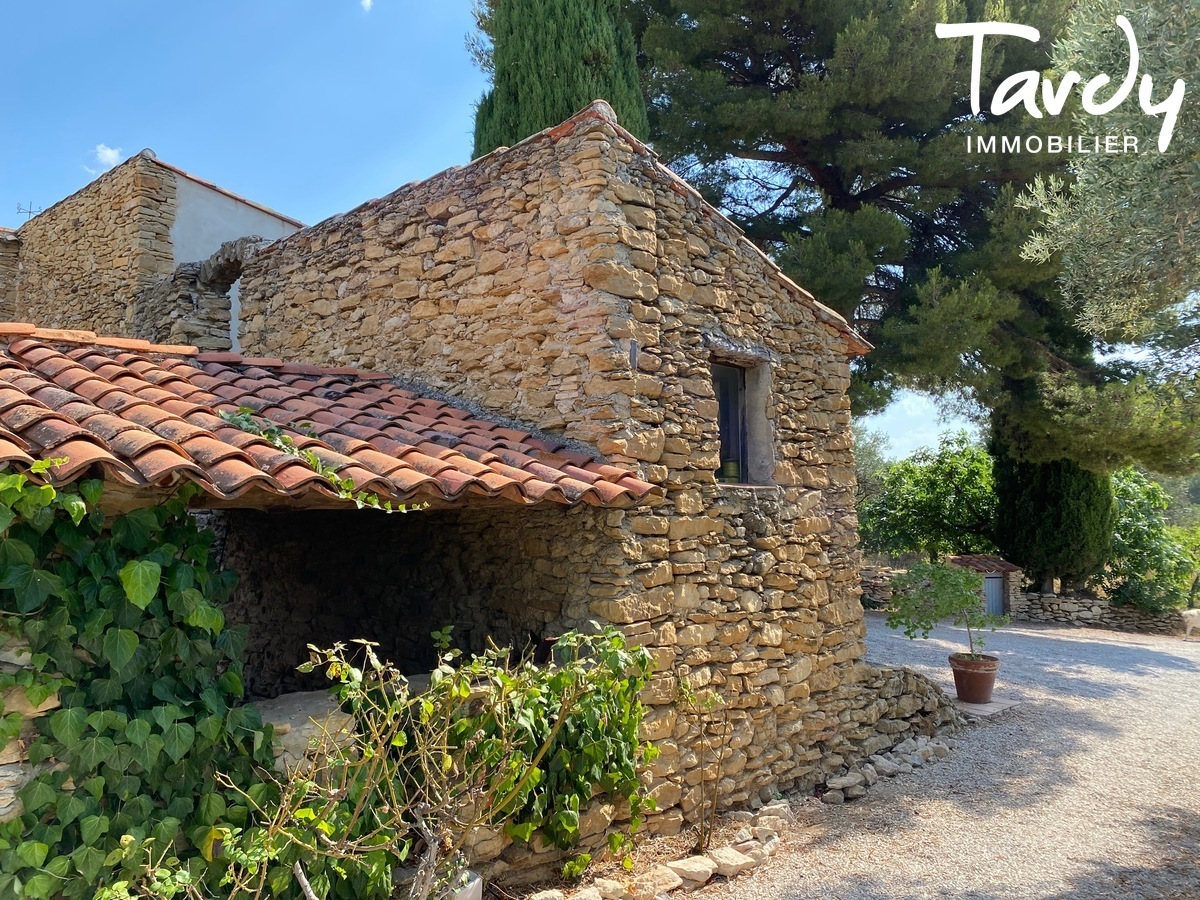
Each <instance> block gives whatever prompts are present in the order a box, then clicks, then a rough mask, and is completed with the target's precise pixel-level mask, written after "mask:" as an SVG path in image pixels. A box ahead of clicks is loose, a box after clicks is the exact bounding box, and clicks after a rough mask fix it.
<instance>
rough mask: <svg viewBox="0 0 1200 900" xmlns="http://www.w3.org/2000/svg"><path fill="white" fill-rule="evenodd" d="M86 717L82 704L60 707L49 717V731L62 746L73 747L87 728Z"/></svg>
mask: <svg viewBox="0 0 1200 900" xmlns="http://www.w3.org/2000/svg"><path fill="white" fill-rule="evenodd" d="M87 717H88V714H87V710H86V709H84V708H83V707H82V706H73V707H71V708H70V709H60V710H59V711H58V712H56V713H54V715H52V716H51V717H50V733H51V734H52V735H54V739H55V740H56V741H58V742H59V743H60V744H62V745H63V746H64V747H73V746H74V745H75V742H76V741H78V740H79V739H80V738H81V737H82V736H83V732H84V729H85V728H87Z"/></svg>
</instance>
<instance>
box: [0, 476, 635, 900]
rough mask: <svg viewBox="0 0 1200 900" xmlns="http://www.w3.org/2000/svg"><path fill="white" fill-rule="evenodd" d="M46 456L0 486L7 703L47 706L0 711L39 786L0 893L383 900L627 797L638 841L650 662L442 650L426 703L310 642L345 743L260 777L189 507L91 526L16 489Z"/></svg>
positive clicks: (566, 839)
mask: <svg viewBox="0 0 1200 900" xmlns="http://www.w3.org/2000/svg"><path fill="white" fill-rule="evenodd" d="M56 462H58V461H48V462H45V463H39V464H38V465H36V466H35V467H34V469H33V471H32V472H31V473H30V475H25V474H15V473H5V472H0V646H3V647H4V648H5V649H6V650H7V651H9V652H10V653H19V654H20V653H23V654H24V657H25V664H24V667H23V669H22V670H21V671H19V672H16V673H13V674H9V675H4V676H3V678H2V680H0V688H2V689H3V690H4V695H3V696H5V698H6V699H7V698H9V697H11V696H12V692H14V691H16V690H17V689H20V690H21V691H22V692H23V693H24V699H25V702H26V704H27V706H28V707H31V708H34V709H37V708H39V707H41V706H42V705H43V704H46V703H47V701H50V702H51V704H52V703H53V698H54V696H55V695H56V694H57V702H58V704H59V705H58V708H57V709H56V710H55V711H54V712H51V713H49V714H48V715H44V716H42V717H41V718H37V719H35V720H34V722H35V726H34V727H35V728H36V733H34V734H32V735H29V734H25V735H21V728H22V722H23V721H24V715H23V714H20V713H18V712H16V711H15V710H13V711H8V710H3V709H0V737H2V738H3V741H2V743H0V748H3V747H4V746H5V745H7V744H8V743H9V742H10V741H11V740H13V739H18V736H20V737H21V739H26V738H28V743H27V746H26V747H25V748H24V749H25V753H26V755H27V757H28V760H29V764H30V765H31V766H32V767H33V770H34V777H33V778H32V779H31V780H30V781H29V782H28V783H27V784H25V786H24V787H22V788H21V789H20V791H19V794H18V796H19V799H20V801H21V804H22V806H23V811H22V812H21V814H20V816H19V817H18V818H17V819H15V820H13V821H11V822H8V823H6V824H3V825H0V897H2V898H6V900H7V898H9V897H12V898H16V900H26V898H28V900H39V898H51V897H53V898H59V897H61V898H68V900H74V898H84V897H99V898H104V900H131V898H139V897H149V898H157V900H170V898H184V897H187V898H192V900H197V898H203V900H210V898H216V897H230V896H250V897H254V898H260V897H265V896H281V897H300V896H310V894H309V892H310V891H312V890H319V891H320V896H322V897H323V898H328V900H333V898H362V897H380V898H383V897H386V896H389V895H390V894H391V892H392V886H393V885H392V877H393V871H394V869H395V867H396V866H397V865H400V864H401V863H403V862H404V861H405V860H406V859H407V858H408V856H409V854H410V851H413V852H418V853H419V862H420V864H419V865H418V879H417V880H416V881H415V882H414V887H413V894H412V896H414V897H418V896H419V897H422V898H425V897H432V896H438V895H440V893H441V892H444V891H445V890H446V889H447V888H448V887H449V886H451V885H452V884H453V883H455V879H456V878H457V877H458V876H459V875H460V873H461V871H462V864H463V861H464V859H465V856H464V851H465V850H466V849H467V848H468V846H469V841H470V838H471V836H472V834H474V833H475V832H476V831H477V830H478V829H479V828H481V827H485V826H486V827H489V828H490V827H495V828H501V827H503V828H504V829H505V830H506V831H507V832H508V833H509V834H510V835H511V836H512V837H514V838H515V839H518V840H523V841H529V840H530V839H531V838H532V836H533V834H534V832H535V831H540V833H541V834H542V835H544V836H545V838H546V840H547V841H549V842H550V843H553V844H556V845H557V846H559V847H562V848H568V847H571V846H573V845H575V844H576V843H577V842H578V840H579V838H580V837H581V832H580V814H581V811H583V810H584V809H585V807H586V805H587V804H588V802H589V801H590V800H591V798H592V797H593V794H594V793H595V792H596V791H597V790H601V791H605V792H607V793H608V794H609V795H610V796H613V797H621V798H624V799H625V800H627V801H628V803H629V807H630V813H631V816H632V818H631V821H630V825H631V827H633V828H636V827H637V824H638V822H639V821H640V817H641V815H642V813H643V811H644V810H645V809H647V808H651V807H652V804H651V802H650V801H649V800H648V799H644V798H643V793H642V790H643V786H642V782H641V780H640V779H639V777H638V776H639V772H638V769H639V766H640V765H641V764H642V763H643V762H645V761H647V760H649V759H652V758H653V755H654V753H655V751H654V749H653V748H652V747H649V746H647V745H644V744H642V743H641V742H640V741H639V739H638V731H639V727H640V723H641V719H642V715H643V713H644V709H643V707H642V705H641V703H640V701H639V699H638V698H639V693H640V691H641V690H642V689H643V688H644V687H645V685H646V683H647V680H648V678H649V675H650V670H651V665H650V655H649V653H648V652H647V651H645V650H644V649H640V648H639V649H629V648H626V646H625V643H624V641H623V639H622V637H621V636H620V635H619V634H618V633H617V632H615V631H613V630H611V629H610V630H608V631H606V632H604V633H603V634H601V635H597V636H594V637H584V636H580V635H577V634H567V635H564V636H562V637H560V638H559V639H558V642H557V644H556V646H555V654H554V660H553V661H552V663H551V664H550V665H548V666H535V665H534V664H533V663H532V662H531V661H529V660H523V659H522V660H514V659H513V658H512V657H511V654H510V652H509V651H508V650H502V649H499V648H494V647H493V648H491V649H489V650H488V651H487V652H485V653H483V654H481V655H479V656H473V657H463V656H462V655H461V654H460V653H459V652H458V651H455V650H452V649H450V648H449V646H448V643H447V640H448V635H447V634H443V635H441V639H442V643H441V654H440V656H439V663H438V667H437V668H436V670H435V671H434V673H433V675H432V679H431V684H430V686H429V688H428V689H427V690H426V691H424V692H423V693H416V692H413V691H410V690H409V688H408V685H407V682H406V681H405V679H404V677H403V676H402V675H401V674H400V673H399V672H398V671H397V670H396V669H395V668H394V667H393V666H391V665H389V664H387V663H384V662H381V661H380V660H379V659H378V658H377V657H376V656H375V654H374V651H373V649H371V645H370V644H368V643H366V642H360V643H361V645H362V647H363V648H365V649H364V650H363V651H361V654H360V656H358V657H352V656H351V655H349V654H348V653H346V652H345V648H342V647H335V648H334V649H332V650H327V651H317V650H316V649H315V648H314V653H315V656H314V660H313V663H312V665H313V666H319V667H321V668H323V669H325V671H326V672H327V674H328V675H329V676H330V678H331V679H332V681H333V683H334V688H335V692H336V694H337V697H338V699H339V701H340V703H341V704H342V707H343V709H346V710H348V711H350V712H351V713H352V718H353V723H354V728H353V729H352V737H351V740H350V741H349V742H348V743H343V742H338V741H329V742H326V743H325V744H324V745H323V746H321V747H315V748H312V750H313V752H312V753H311V754H310V756H311V760H312V765H311V766H310V767H309V768H308V769H307V770H296V771H292V772H289V773H285V774H280V773H278V772H276V771H275V767H274V753H273V747H272V743H273V734H272V731H271V729H270V727H269V726H264V725H263V723H262V722H261V719H260V717H259V715H258V713H257V710H256V709H255V708H254V707H253V706H248V705H244V704H243V703H242V700H243V685H242V664H241V652H242V636H241V634H240V633H239V632H238V631H236V630H232V629H229V628H227V627H226V622H225V617H224V615H223V613H222V611H221V608H220V604H221V602H222V600H223V599H225V597H227V596H228V594H229V592H230V590H231V589H232V587H233V583H234V580H235V579H234V576H233V575H232V574H231V573H229V572H223V571H221V570H220V569H219V568H218V566H217V565H216V564H215V562H214V561H213V560H212V559H211V557H210V553H209V550H210V546H211V543H212V538H213V536H212V534H211V532H207V531H202V530H200V529H198V528H197V526H196V523H195V520H194V519H193V518H192V517H191V516H190V515H189V514H188V512H187V501H188V499H189V498H190V497H191V496H192V490H194V489H192V488H188V489H185V490H184V491H182V492H181V493H180V494H179V495H178V496H176V497H174V498H172V499H170V500H168V501H165V502H163V503H162V504H160V505H158V506H155V507H150V508H143V509H136V510H133V511H131V512H128V513H125V514H123V515H118V516H116V517H114V518H112V519H106V518H105V517H104V516H103V514H102V513H101V512H100V511H99V509H98V502H99V500H100V497H101V492H102V485H101V484H100V482H97V481H87V482H83V483H81V484H80V485H78V486H77V487H72V488H69V489H64V490H62V491H59V490H56V489H55V488H53V487H51V486H49V485H44V484H38V483H35V482H34V481H31V480H30V476H36V475H39V474H42V473H44V472H45V471H46V470H47V469H48V468H49V467H50V466H51V465H54V464H55V463H56ZM364 657H365V659H366V661H367V663H368V664H367V665H364V664H363V658H364ZM623 840H624V839H623V838H621V837H619V836H614V838H613V841H612V842H611V847H612V848H613V849H619V847H620V846H621V845H622V841H623ZM586 863H587V857H586V855H584V856H581V857H579V858H577V860H575V861H574V862H573V864H572V870H573V871H578V870H580V869H581V868H582V867H583V866H584V865H586Z"/></svg>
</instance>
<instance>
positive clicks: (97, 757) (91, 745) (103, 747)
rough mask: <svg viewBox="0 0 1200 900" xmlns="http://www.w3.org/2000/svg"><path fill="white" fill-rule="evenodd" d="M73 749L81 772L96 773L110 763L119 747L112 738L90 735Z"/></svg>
mask: <svg viewBox="0 0 1200 900" xmlns="http://www.w3.org/2000/svg"><path fill="white" fill-rule="evenodd" d="M71 749H72V750H73V751H74V752H73V754H72V755H73V756H74V757H75V759H76V760H78V762H79V768H80V771H83V772H94V771H95V770H96V769H98V768H100V766H101V765H103V764H104V763H106V762H108V760H109V758H110V757H111V756H112V755H113V752H114V751H115V750H116V749H117V745H116V744H114V743H113V741H112V738H107V737H103V736H101V735H98V734H89V735H88V736H87V737H85V738H83V739H82V740H80V741H79V743H78V744H77V745H75V747H73V748H71Z"/></svg>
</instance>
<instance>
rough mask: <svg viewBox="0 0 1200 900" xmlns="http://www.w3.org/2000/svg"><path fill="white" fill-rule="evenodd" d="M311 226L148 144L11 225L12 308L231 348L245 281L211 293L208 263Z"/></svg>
mask: <svg viewBox="0 0 1200 900" xmlns="http://www.w3.org/2000/svg"><path fill="white" fill-rule="evenodd" d="M300 227H301V223H300V222H298V221H296V220H295V219H292V218H290V217H288V216H285V215H282V214H281V213H277V212H275V211H273V210H270V209H267V208H266V207H265V206H261V205H260V204H257V203H254V202H253V201H250V200H247V199H245V198H244V197H239V196H238V195H237V194H234V193H232V192H230V191H227V190H225V189H224V188H221V187H218V186H217V185H215V184H212V183H211V182H209V181H205V180H204V179H202V178H198V177H197V176H195V175H192V174H190V173H188V172H185V171H184V170H183V169H180V168H177V167H175V166H172V165H170V164H169V163H166V162H164V161H162V160H160V159H158V157H156V156H155V155H154V153H153V152H152V151H150V150H143V151H142V152H141V153H138V154H137V155H136V156H133V157H130V158H129V159H127V160H126V161H125V162H123V163H121V164H120V165H118V166H116V167H114V168H112V169H110V170H109V171H108V172H105V173H104V174H103V175H101V176H100V177H99V178H97V179H95V180H94V181H92V182H90V183H89V184H87V185H85V186H84V187H83V188H81V189H80V190H78V191H76V192H75V193H74V194H72V195H71V196H69V197H67V198H65V199H63V200H60V201H59V202H58V203H55V204H54V205H53V206H51V207H49V208H48V209H46V210H44V211H42V212H41V213H39V214H38V215H36V216H34V217H33V218H32V219H30V220H29V221H28V222H26V223H25V224H24V225H22V226H21V227H20V228H18V229H16V230H15V231H13V230H11V229H0V314H2V315H3V317H4V318H6V319H8V320H10V321H17V320H24V321H29V322H37V323H38V325H40V326H42V327H45V328H67V329H70V328H83V329H86V330H90V331H96V332H99V333H101V334H113V335H116V334H120V335H126V336H137V337H146V338H152V339H154V340H158V341H161V342H172V343H188V344H195V345H198V346H200V347H201V348H203V349H212V350H226V349H229V340H230V337H231V329H230V323H231V322H233V323H234V324H235V326H236V322H237V300H238V291H237V286H236V285H235V284H233V283H232V282H231V283H229V284H221V285H220V286H219V288H217V289H215V290H203V289H200V288H199V287H198V285H197V281H198V280H199V276H200V272H199V269H200V263H201V262H202V261H204V260H207V259H208V258H209V257H210V256H212V255H213V254H214V253H216V252H217V251H218V250H219V249H220V247H221V245H222V244H223V243H225V242H226V241H232V240H235V239H237V238H240V237H243V236H244V235H255V236H257V237H260V238H267V239H271V240H273V239H275V238H278V237H283V236H284V235H286V234H291V233H292V232H293V231H295V230H296V229H297V228H300ZM179 267H182V268H179ZM167 276H170V277H167ZM168 286H170V287H171V288H173V290H172V291H171V292H170V293H167V292H166V289H167V287H168ZM189 288H190V290H189ZM168 297H169V299H168ZM233 333H234V334H236V327H235V328H234V329H233Z"/></svg>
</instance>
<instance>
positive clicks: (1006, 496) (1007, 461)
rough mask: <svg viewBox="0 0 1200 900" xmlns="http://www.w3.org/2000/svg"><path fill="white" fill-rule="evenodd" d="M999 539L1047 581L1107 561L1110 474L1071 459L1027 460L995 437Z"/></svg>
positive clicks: (1070, 577) (1112, 515)
mask: <svg viewBox="0 0 1200 900" xmlns="http://www.w3.org/2000/svg"><path fill="white" fill-rule="evenodd" d="M990 450H991V452H992V454H993V456H994V459H995V465H994V468H993V477H994V479H995V485H996V545H997V546H998V547H999V548H1000V552H1001V553H1002V554H1003V555H1004V556H1005V558H1006V559H1008V560H1010V561H1011V562H1014V563H1016V564H1017V565H1019V566H1021V567H1022V568H1023V569H1024V570H1025V572H1026V574H1028V575H1029V576H1031V578H1032V579H1033V580H1034V581H1035V582H1036V581H1041V582H1042V583H1043V585H1044V586H1048V585H1049V583H1050V582H1051V581H1052V580H1053V579H1055V578H1061V579H1063V580H1064V581H1079V580H1082V579H1085V578H1088V577H1090V576H1092V575H1094V574H1096V573H1097V572H1098V571H1100V568H1101V567H1102V566H1103V565H1104V563H1105V562H1106V560H1107V558H1108V554H1109V551H1110V549H1111V547H1112V539H1113V528H1114V527H1115V525H1116V515H1117V508H1116V503H1115V501H1114V499H1113V491H1112V482H1111V479H1110V478H1109V476H1108V475H1097V474H1095V473H1094V472H1089V471H1088V470H1086V469H1082V468H1080V467H1079V466H1078V465H1077V464H1075V463H1074V462H1072V461H1071V460H1068V459H1060V460H1055V461H1054V462H1042V463H1037V462H1025V461H1022V460H1019V459H1015V458H1014V457H1012V456H1010V455H1008V453H1007V452H1006V449H1005V448H1004V447H1003V446H1002V445H1001V444H999V442H997V441H995V440H994V439H993V441H992V446H991V447H990Z"/></svg>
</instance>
